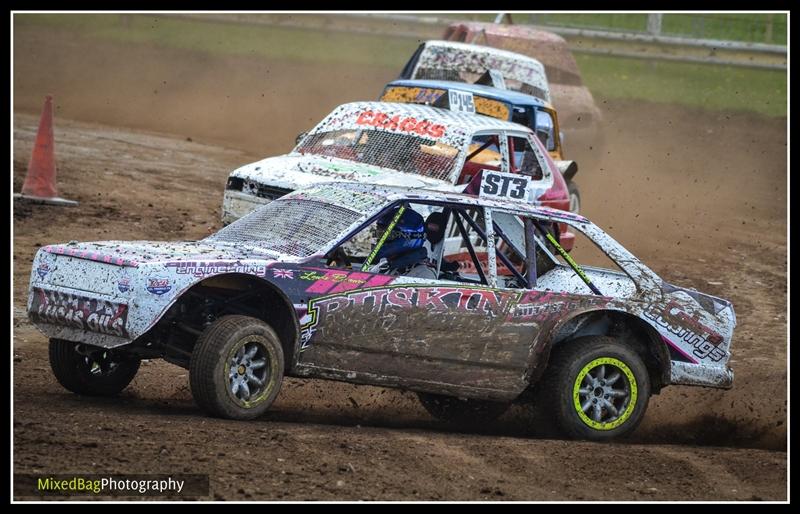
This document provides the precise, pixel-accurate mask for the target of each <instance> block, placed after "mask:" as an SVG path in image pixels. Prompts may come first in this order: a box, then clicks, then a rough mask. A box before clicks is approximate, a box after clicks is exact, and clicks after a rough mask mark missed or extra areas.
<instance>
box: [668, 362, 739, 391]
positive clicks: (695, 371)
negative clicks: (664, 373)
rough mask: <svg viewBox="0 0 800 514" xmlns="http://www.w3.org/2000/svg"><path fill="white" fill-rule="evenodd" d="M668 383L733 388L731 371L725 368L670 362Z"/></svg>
mask: <svg viewBox="0 0 800 514" xmlns="http://www.w3.org/2000/svg"><path fill="white" fill-rule="evenodd" d="M670 383H671V384H674V385H691V386H702V387H713V388H716V389H730V388H732V387H733V370H732V369H731V368H729V367H727V366H703V365H701V364H690V363H688V362H678V361H672V369H671V371H670Z"/></svg>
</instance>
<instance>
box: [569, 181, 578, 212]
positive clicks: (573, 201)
mask: <svg viewBox="0 0 800 514" xmlns="http://www.w3.org/2000/svg"><path fill="white" fill-rule="evenodd" d="M567 190H568V191H569V212H571V213H573V214H580V212H581V194H580V191H578V185H577V184H575V182H573V181H571V180H570V181H569V182H567Z"/></svg>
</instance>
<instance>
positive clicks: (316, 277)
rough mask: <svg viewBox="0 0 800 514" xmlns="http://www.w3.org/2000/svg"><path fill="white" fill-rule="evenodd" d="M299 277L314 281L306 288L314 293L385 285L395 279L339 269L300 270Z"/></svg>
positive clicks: (329, 292) (337, 291)
mask: <svg viewBox="0 0 800 514" xmlns="http://www.w3.org/2000/svg"><path fill="white" fill-rule="evenodd" d="M298 278H299V279H300V280H306V281H309V282H313V284H311V285H310V286H308V288H306V292H307V293H312V294H331V293H339V292H342V291H348V290H350V289H357V288H363V287H377V286H383V285H386V284H388V283H389V282H392V281H393V280H394V278H393V277H390V276H386V275H373V274H371V273H364V272H361V271H352V272H351V271H344V270H337V269H311V270H306V271H302V272H300V275H299V276H298Z"/></svg>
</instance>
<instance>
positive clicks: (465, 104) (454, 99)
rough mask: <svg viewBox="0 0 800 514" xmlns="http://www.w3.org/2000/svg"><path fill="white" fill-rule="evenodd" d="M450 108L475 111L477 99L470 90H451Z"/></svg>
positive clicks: (460, 110) (458, 110) (452, 109)
mask: <svg viewBox="0 0 800 514" xmlns="http://www.w3.org/2000/svg"><path fill="white" fill-rule="evenodd" d="M448 94H449V95H450V97H449V100H450V110H451V111H457V112H471V113H474V112H475V100H474V99H473V98H472V93H470V92H469V91H452V90H451V91H449V93H448Z"/></svg>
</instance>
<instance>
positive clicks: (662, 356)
mask: <svg viewBox="0 0 800 514" xmlns="http://www.w3.org/2000/svg"><path fill="white" fill-rule="evenodd" d="M550 333H551V334H552V335H551V337H550V339H549V340H548V341H547V343H546V344H547V349H546V354H547V357H546V359H545V361H544V362H542V364H544V365H539V366H537V367H538V368H540V369H541V370H542V371H541V372H542V373H543V370H544V368H545V367H546V364H547V362H546V361H547V360H549V357H550V354H551V353H552V351H553V349H554V348H557V347H559V346H560V345H564V344H569V343H570V341H573V340H575V339H578V338H580V337H584V336H609V337H614V338H615V339H620V340H622V341H624V342H625V343H626V344H627V345H629V346H630V347H632V348H633V349H634V350H635V351H636V352H637V353H638V354H639V356H640V357H641V358H642V360H643V361H644V363H645V366H646V367H647V371H648V373H649V375H650V381H651V384H652V386H651V387H652V392H653V393H654V394H657V393H658V392H659V391H660V390H661V388H662V387H664V386H665V385H667V384H669V377H670V367H671V364H670V362H671V361H670V354H669V349H668V348H667V347H666V345H665V344H664V342H663V341H662V340H661V337H660V336H659V334H658V332H657V331H656V330H655V328H653V327H652V326H651V325H650V324H648V323H647V322H646V321H644V320H642V319H641V318H639V317H638V316H636V315H634V314H631V313H630V312H627V311H624V310H619V309H608V308H604V309H594V310H590V311H583V312H579V313H576V314H574V315H572V316H569V317H566V318H564V319H561V320H559V321H558V323H557V324H556V325H555V326H554V327H553V329H552V330H551V332H550ZM537 378H538V377H537Z"/></svg>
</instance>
